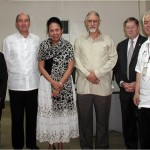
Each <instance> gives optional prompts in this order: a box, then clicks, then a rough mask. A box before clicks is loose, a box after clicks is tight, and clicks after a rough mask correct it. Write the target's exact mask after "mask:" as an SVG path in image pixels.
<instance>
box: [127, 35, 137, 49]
mask: <svg viewBox="0 0 150 150" xmlns="http://www.w3.org/2000/svg"><path fill="white" fill-rule="evenodd" d="M138 37H139V35H138V36H137V37H136V38H134V39H133V47H134V48H135V45H136V42H137V40H138ZM130 46H131V39H129V40H128V51H129V48H130Z"/></svg>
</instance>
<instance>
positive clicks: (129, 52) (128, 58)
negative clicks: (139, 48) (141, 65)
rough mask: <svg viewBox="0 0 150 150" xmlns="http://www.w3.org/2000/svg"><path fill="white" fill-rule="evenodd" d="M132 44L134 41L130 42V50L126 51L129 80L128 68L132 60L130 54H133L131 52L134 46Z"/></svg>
mask: <svg viewBox="0 0 150 150" xmlns="http://www.w3.org/2000/svg"><path fill="white" fill-rule="evenodd" d="M133 43H134V41H133V40H131V41H130V48H129V50H128V57H127V63H128V64H127V77H128V79H129V66H130V61H131V58H132V54H133V51H134V46H133Z"/></svg>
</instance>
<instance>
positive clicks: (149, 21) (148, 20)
mask: <svg viewBox="0 0 150 150" xmlns="http://www.w3.org/2000/svg"><path fill="white" fill-rule="evenodd" d="M143 26H144V31H145V32H146V34H147V35H148V36H150V15H148V16H146V17H145V18H144V23H143Z"/></svg>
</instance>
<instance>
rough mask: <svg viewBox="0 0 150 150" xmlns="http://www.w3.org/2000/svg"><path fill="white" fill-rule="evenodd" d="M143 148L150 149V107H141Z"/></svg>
mask: <svg viewBox="0 0 150 150" xmlns="http://www.w3.org/2000/svg"><path fill="white" fill-rule="evenodd" d="M139 111H140V114H141V130H142V137H143V144H142V146H141V148H142V149H150V108H141V109H140V110H139Z"/></svg>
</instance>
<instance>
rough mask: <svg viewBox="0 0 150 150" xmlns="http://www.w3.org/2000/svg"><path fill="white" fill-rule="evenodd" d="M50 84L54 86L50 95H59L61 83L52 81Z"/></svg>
mask: <svg viewBox="0 0 150 150" xmlns="http://www.w3.org/2000/svg"><path fill="white" fill-rule="evenodd" d="M52 86H53V87H54V89H53V91H52V97H56V96H58V95H59V92H60V91H61V90H62V88H63V85H62V84H60V83H59V82H57V81H54V83H53V84H52Z"/></svg>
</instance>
